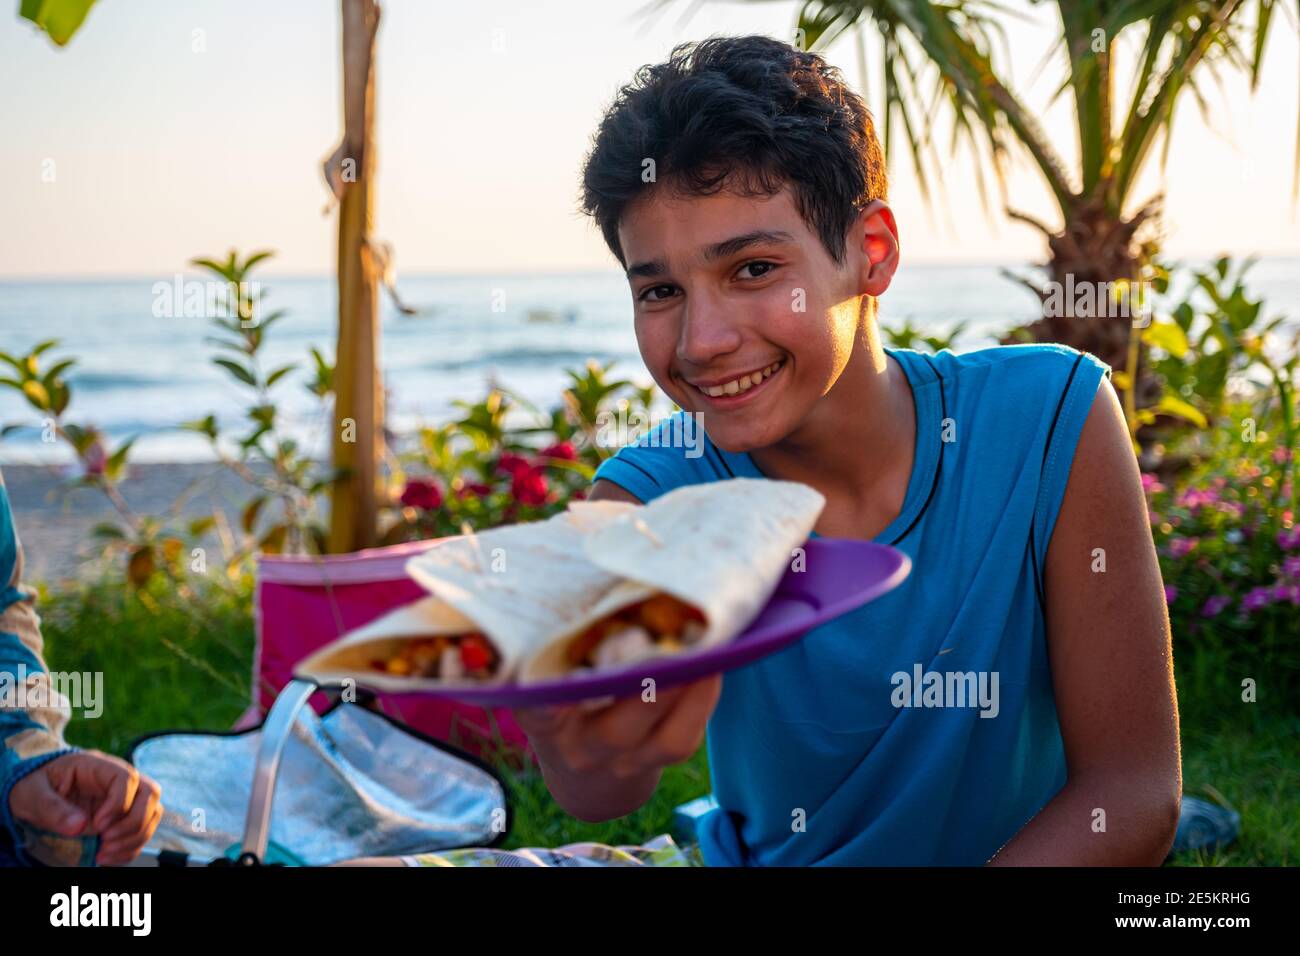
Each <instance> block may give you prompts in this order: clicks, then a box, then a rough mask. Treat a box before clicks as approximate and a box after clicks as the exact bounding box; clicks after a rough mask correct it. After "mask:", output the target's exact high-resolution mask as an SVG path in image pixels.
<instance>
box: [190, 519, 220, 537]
mask: <svg viewBox="0 0 1300 956" xmlns="http://www.w3.org/2000/svg"><path fill="white" fill-rule="evenodd" d="M216 523H217V519H216V518H214V517H212V515H208V516H207V517H205V518H195V519H194V520H193V521H191V522H190V537H191V538H198V537H200V536H202V535H203V534H204V533H205V532H206V531H208V530H209V529H210V528H212V527H213V526H214V525H215V524H216Z"/></svg>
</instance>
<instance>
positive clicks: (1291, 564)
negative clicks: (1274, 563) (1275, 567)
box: [1282, 555, 1300, 578]
mask: <svg viewBox="0 0 1300 956" xmlns="http://www.w3.org/2000/svg"><path fill="white" fill-rule="evenodd" d="M1282 573H1283V574H1285V575H1286V576H1287V577H1292V578H1300V555H1296V556H1295V557H1291V558H1287V559H1286V560H1284V561H1283V562H1282Z"/></svg>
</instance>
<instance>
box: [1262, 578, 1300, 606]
mask: <svg viewBox="0 0 1300 956" xmlns="http://www.w3.org/2000/svg"><path fill="white" fill-rule="evenodd" d="M1269 596H1270V597H1271V598H1273V600H1274V601H1275V602H1278V604H1281V602H1282V601H1290V602H1291V604H1300V584H1287V583H1284V581H1278V583H1277V584H1274V585H1273V589H1271V592H1270V594H1269Z"/></svg>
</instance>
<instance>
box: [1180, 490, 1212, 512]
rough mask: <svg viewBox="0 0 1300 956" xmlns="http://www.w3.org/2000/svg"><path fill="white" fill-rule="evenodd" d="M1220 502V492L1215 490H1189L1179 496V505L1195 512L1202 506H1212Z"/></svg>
mask: <svg viewBox="0 0 1300 956" xmlns="http://www.w3.org/2000/svg"><path fill="white" fill-rule="evenodd" d="M1218 500H1219V492H1218V491H1217V490H1215V489H1213V488H1188V489H1187V490H1186V491H1184V492H1183V493H1182V494H1181V495H1179V496H1178V501H1177V504H1178V505H1179V506H1180V507H1183V508H1191V509H1192V510H1193V511H1195V510H1196V509H1197V508H1200V507H1201V506H1202V505H1212V504H1214V503H1215V502H1217V501H1218Z"/></svg>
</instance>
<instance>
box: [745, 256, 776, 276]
mask: <svg viewBox="0 0 1300 956" xmlns="http://www.w3.org/2000/svg"><path fill="white" fill-rule="evenodd" d="M775 268H776V265H775V263H771V262H763V261H761V260H760V261H756V262H746V263H745V264H744V265H743V266H741V267H740V272H741V273H742V275H741V278H744V279H761V278H763V276H765V275H767V274H768V273H769V272H771V271H772V270H773V269H775ZM746 269H750V270H758V271H757V272H752V271H751V273H750V274H749V275H743V273H744V272H745V270H746Z"/></svg>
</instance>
